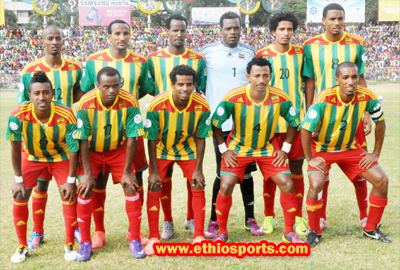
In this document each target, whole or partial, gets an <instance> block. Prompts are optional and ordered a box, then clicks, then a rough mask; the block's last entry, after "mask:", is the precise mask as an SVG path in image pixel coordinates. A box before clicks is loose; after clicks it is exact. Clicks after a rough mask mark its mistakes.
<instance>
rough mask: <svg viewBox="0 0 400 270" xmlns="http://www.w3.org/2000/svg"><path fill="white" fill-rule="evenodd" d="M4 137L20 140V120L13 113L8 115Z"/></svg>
mask: <svg viewBox="0 0 400 270" xmlns="http://www.w3.org/2000/svg"><path fill="white" fill-rule="evenodd" d="M6 139H7V140H8V141H11V142H20V141H22V122H21V121H20V120H19V119H18V117H16V116H15V115H10V116H9V117H8V124H7V130H6Z"/></svg>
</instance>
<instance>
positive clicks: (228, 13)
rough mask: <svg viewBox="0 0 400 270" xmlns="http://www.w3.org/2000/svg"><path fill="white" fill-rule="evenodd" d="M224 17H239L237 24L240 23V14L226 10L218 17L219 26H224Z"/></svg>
mask: <svg viewBox="0 0 400 270" xmlns="http://www.w3.org/2000/svg"><path fill="white" fill-rule="evenodd" d="M225 19H239V24H240V23H241V19H240V16H239V15H238V14H237V13H235V12H233V11H228V12H225V13H224V14H222V16H221V18H220V19H219V26H220V27H221V28H222V27H223V26H224V20H225Z"/></svg>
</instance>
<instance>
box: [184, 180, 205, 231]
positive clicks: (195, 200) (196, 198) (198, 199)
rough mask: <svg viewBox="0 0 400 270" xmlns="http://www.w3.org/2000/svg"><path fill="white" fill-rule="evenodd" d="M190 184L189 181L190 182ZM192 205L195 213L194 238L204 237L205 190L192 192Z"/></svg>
mask: <svg viewBox="0 0 400 270" xmlns="http://www.w3.org/2000/svg"><path fill="white" fill-rule="evenodd" d="M188 182H189V181H188ZM191 193H192V204H193V213H194V234H193V238H195V237H197V236H204V218H205V214H206V211H205V208H206V196H205V192H204V190H192V191H191Z"/></svg>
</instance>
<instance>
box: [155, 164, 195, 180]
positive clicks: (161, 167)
mask: <svg viewBox="0 0 400 270" xmlns="http://www.w3.org/2000/svg"><path fill="white" fill-rule="evenodd" d="M196 162H197V160H196V159H193V160H168V159H157V167H158V172H159V173H160V178H161V182H163V183H164V182H165V179H166V178H167V176H168V175H167V174H168V169H169V168H170V167H172V166H173V165H174V164H175V163H176V164H178V166H179V167H181V169H182V172H183V176H184V177H185V178H187V179H188V180H189V179H192V175H193V172H194V170H195V169H196ZM150 172H151V167H150Z"/></svg>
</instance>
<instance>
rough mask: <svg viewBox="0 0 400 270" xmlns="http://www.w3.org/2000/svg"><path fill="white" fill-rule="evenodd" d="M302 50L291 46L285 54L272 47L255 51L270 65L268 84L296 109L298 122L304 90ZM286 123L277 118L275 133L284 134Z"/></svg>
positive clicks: (302, 112) (301, 112) (282, 119)
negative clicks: (286, 97) (281, 92)
mask: <svg viewBox="0 0 400 270" xmlns="http://www.w3.org/2000/svg"><path fill="white" fill-rule="evenodd" d="M303 54H304V50H303V47H302V46H299V45H291V46H290V47H289V50H288V51H287V52H285V53H280V52H278V51H276V50H275V49H274V47H273V45H268V46H267V47H266V48H264V49H261V50H259V51H257V53H256V57H263V58H265V59H267V60H268V61H269V62H270V63H271V65H272V74H271V81H270V84H271V85H272V86H274V87H276V88H279V89H282V90H283V91H284V92H285V93H286V94H287V95H288V96H289V99H290V101H291V102H292V103H293V105H294V107H295V108H296V111H297V113H298V114H299V117H300V120H302V119H303V117H304V90H303V87H302V81H303V80H302V75H301V69H302V66H303ZM286 131H287V123H286V121H285V119H284V118H282V117H279V121H278V125H277V129H276V131H275V132H277V133H285V132H286Z"/></svg>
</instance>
